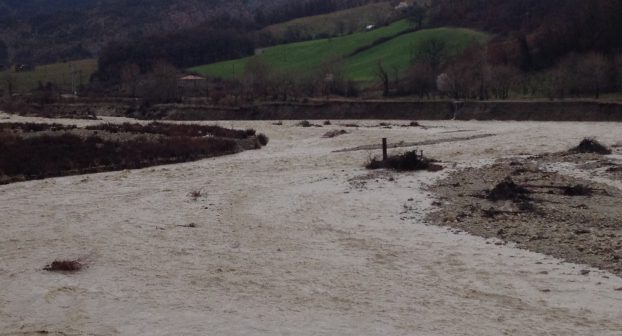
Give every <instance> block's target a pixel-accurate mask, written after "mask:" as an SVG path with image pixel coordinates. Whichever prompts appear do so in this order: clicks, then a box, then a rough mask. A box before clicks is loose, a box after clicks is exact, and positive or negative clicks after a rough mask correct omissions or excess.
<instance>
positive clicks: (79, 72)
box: [0, 59, 97, 92]
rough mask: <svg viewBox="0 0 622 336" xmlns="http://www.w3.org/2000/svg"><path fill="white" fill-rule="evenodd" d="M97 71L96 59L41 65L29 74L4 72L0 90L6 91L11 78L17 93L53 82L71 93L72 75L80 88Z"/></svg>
mask: <svg viewBox="0 0 622 336" xmlns="http://www.w3.org/2000/svg"><path fill="white" fill-rule="evenodd" d="M96 69H97V60H96V59H84V60H77V61H71V62H65V63H55V64H48V65H41V66H37V67H36V68H35V69H34V70H33V71H28V72H14V71H12V70H11V71H4V72H0V79H1V80H3V83H2V84H1V85H0V90H1V89H6V82H7V80H8V78H10V81H11V82H12V85H13V91H16V92H26V91H28V90H31V89H33V88H36V87H37V86H38V85H39V82H41V83H42V84H45V83H47V82H51V83H54V84H56V85H57V86H59V87H60V88H61V89H62V90H63V91H64V92H70V90H71V81H72V73H75V75H74V76H75V77H74V79H75V83H74V84H75V85H76V86H79V85H81V84H87V83H88V82H89V79H90V77H91V75H92V74H93V73H94V72H95V70H96Z"/></svg>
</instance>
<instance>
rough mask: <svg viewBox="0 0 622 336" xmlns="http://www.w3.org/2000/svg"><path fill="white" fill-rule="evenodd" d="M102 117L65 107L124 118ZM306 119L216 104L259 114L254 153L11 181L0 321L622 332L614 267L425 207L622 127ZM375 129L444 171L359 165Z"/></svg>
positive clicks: (115, 329) (1, 220)
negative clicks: (451, 219)
mask: <svg viewBox="0 0 622 336" xmlns="http://www.w3.org/2000/svg"><path fill="white" fill-rule="evenodd" d="M2 117H4V116H3V115H2V114H0V118H2ZM103 119H104V120H102V121H91V120H54V121H55V122H63V123H76V124H78V126H86V125H93V124H95V123H98V122H124V121H127V120H124V119H110V118H103ZM3 121H5V120H3ZM6 121H8V122H13V121H37V122H40V121H44V122H49V121H46V120H43V119H38V118H34V119H31V118H23V117H16V116H8V119H7V120H6ZM348 122H350V121H348ZM409 122H410V121H406V120H402V121H393V122H392V123H393V124H400V125H401V124H406V123H409ZM296 123H298V121H285V122H283V124H282V125H273V122H271V121H265V122H219V124H220V125H221V126H224V127H233V128H239V129H246V128H254V129H257V130H260V131H261V132H265V133H266V134H267V135H268V136H269V137H270V143H269V144H268V146H266V147H264V148H263V149H262V150H259V151H244V152H242V153H239V154H235V155H228V156H222V157H217V158H211V159H205V160H199V161H195V162H187V163H181V164H174V165H166V166H157V167H150V168H146V169H138V170H124V171H115V172H107V173H100V174H92V175H82V176H68V177H61V178H52V179H46V180H37V181H28V182H22V183H15V184H9V185H3V186H0V232H1V234H0V335H2V336H4V335H11V336H13V335H20V336H23V335H41V334H47V335H55V336H56V335H102V336H109V335H131V336H135V335H150V336H151V335H197V336H198V335H270V336H272V335H303V336H304V335H357V336H358V335H383V336H384V335H405V336H406V335H408V336H410V335H422V336H457V335H481V336H498V335H512V336H516V335H519V336H522V335H524V336H533V335H546V336H551V335H599V336H601V335H607V336H618V335H620V330H622V310H620V307H621V306H622V290H620V289H622V278H620V277H619V276H617V275H615V274H613V273H611V272H608V271H606V270H599V269H597V268H593V267H590V266H589V265H585V264H576V263H572V262H565V261H564V260H562V259H560V258H555V257H552V256H550V255H547V254H543V253H537V252H532V251H529V250H526V249H523V248H518V247H516V246H514V244H505V245H495V242H498V241H500V240H499V239H498V238H490V239H486V238H482V237H479V236H476V235H471V234H467V233H465V232H463V231H462V230H460V231H462V232H458V231H459V229H455V228H447V227H439V226H436V225H429V223H428V222H427V221H426V220H425V216H427V215H428V214H429V213H430V212H432V211H435V210H438V207H435V206H433V205H432V203H433V202H435V201H438V198H437V196H436V195H435V194H434V193H433V192H431V191H427V190H426V188H427V186H429V185H433V184H435V183H436V182H437V181H438V180H440V179H442V178H444V177H447V176H450V175H451V174H452V173H455V172H457V171H458V169H459V168H461V167H469V166H471V167H477V166H482V165H484V164H491V163H494V161H495V160H496V159H498V158H501V157H516V156H520V155H522V154H530V155H537V154H543V153H552V152H559V151H562V150H565V149H567V148H569V147H570V146H573V145H576V144H577V143H578V141H580V140H581V139H582V138H583V137H586V136H595V135H596V136H599V139H600V140H602V141H603V142H605V143H608V144H615V143H616V142H618V141H621V140H622V131H621V130H620V127H619V125H618V124H614V123H516V122H457V121H446V122H433V121H428V122H426V121H421V124H422V125H424V126H425V127H394V128H392V129H385V128H382V127H376V126H377V125H379V124H380V122H379V121H357V123H358V124H359V125H360V127H358V128H355V127H353V128H348V129H347V130H348V132H349V133H348V134H342V135H340V136H338V137H335V138H322V136H323V135H324V134H325V133H326V132H328V131H332V130H340V129H342V128H343V127H342V126H340V125H339V124H341V123H342V122H340V121H335V120H333V121H332V123H333V125H332V126H324V127H309V128H302V127H298V126H295V124H296ZM207 124H212V122H209V123H207ZM369 126H373V127H369ZM383 137H386V138H388V139H389V143H390V144H393V145H395V146H393V147H394V148H393V149H391V150H390V154H392V153H399V152H401V151H405V150H410V149H412V147H410V148H409V147H408V144H418V145H415V146H416V148H417V149H418V150H423V151H424V152H425V153H426V155H429V156H432V157H434V158H435V159H438V160H440V161H441V163H442V164H443V165H444V166H445V167H446V169H445V170H444V171H442V172H436V173H432V172H414V173H394V172H390V171H374V172H370V171H367V170H365V169H364V168H363V166H364V164H365V162H366V161H367V160H368V159H369V157H370V156H374V155H379V154H380V151H379V150H378V149H376V147H375V146H376V145H377V144H379V143H380V140H381V138H383ZM467 138H468V139H467ZM361 146H362V147H361ZM401 146H406V147H403V148H402V147H401ZM356 148H370V149H362V150H356ZM345 149H349V150H348V151H343V150H345ZM551 166H552V168H555V169H556V170H557V171H559V173H560V174H563V175H564V176H566V175H569V176H570V175H571V174H576V173H577V172H580V171H579V170H577V169H576V167H575V165H574V164H572V163H564V164H552V165H551ZM603 169H605V168H603ZM599 174H600V173H599ZM603 174H604V173H603ZM586 175H588V176H576V177H577V178H590V179H591V178H593V179H603V181H605V182H607V183H612V182H610V181H611V180H605V179H606V178H607V176H606V175H602V176H601V175H599V176H594V177H592V176H589V173H586ZM478 178H479V177H478ZM608 181H609V182H608ZM496 182H497V181H492V179H491V181H490V183H491V184H490V185H492V184H493V183H496ZM607 183H604V184H607ZM607 185H608V187H607V190H609V189H610V188H611V187H615V185H614V184H611V185H609V184H607ZM486 188H488V186H486ZM616 188H619V187H616ZM195 192H196V193H195ZM609 192H610V193H611V194H613V195H617V194H616V192H617V191H616V190H610V191H609ZM532 196H533V197H534V198H540V197H545V196H546V195H544V196H543V195H540V194H536V195H532ZM555 197H557V196H555ZM593 197H595V198H600V197H602V198H603V200H609V199H608V198H605V196H600V195H596V196H593ZM474 199H476V198H474ZM476 200H478V199H476ZM569 201H571V202H580V199H579V198H576V199H575V198H573V199H570V200H569ZM585 201H589V200H588V199H586V200H585ZM590 204H591V203H587V205H588V206H590ZM536 205H537V206H540V207H544V206H553V204H551V203H546V202H542V203H541V204H540V203H536ZM607 218H609V217H606V218H605V219H607ZM607 220H608V219H607ZM604 223H608V222H606V221H604ZM191 224H192V225H191ZM452 225H454V224H452ZM582 236H585V237H589V236H588V235H587V234H582ZM599 239H600V238H599ZM54 260H79V261H80V262H81V263H83V264H84V265H85V267H84V268H83V269H82V270H81V271H79V272H75V273H71V274H63V273H54V272H48V271H46V270H44V268H45V267H46V265H49V264H50V263H51V262H53V261H54ZM583 270H589V271H590V273H589V274H585V275H584V274H582V272H581V271H583Z"/></svg>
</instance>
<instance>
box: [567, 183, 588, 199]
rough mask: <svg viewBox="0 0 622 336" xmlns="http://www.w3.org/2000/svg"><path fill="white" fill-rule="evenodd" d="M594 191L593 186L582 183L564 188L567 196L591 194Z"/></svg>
mask: <svg viewBox="0 0 622 336" xmlns="http://www.w3.org/2000/svg"><path fill="white" fill-rule="evenodd" d="M592 193H593V190H592V188H590V187H587V186H584V185H582V184H577V185H575V186H570V187H566V188H564V195H566V196H590V195H592Z"/></svg>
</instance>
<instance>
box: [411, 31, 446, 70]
mask: <svg viewBox="0 0 622 336" xmlns="http://www.w3.org/2000/svg"><path fill="white" fill-rule="evenodd" d="M446 58H447V45H446V43H445V41H443V40H440V39H437V38H429V39H427V40H425V41H423V42H422V43H421V44H420V45H419V46H418V48H416V50H415V53H414V54H413V55H412V62H413V63H425V64H428V65H429V66H430V67H431V68H432V71H433V72H435V73H438V71H439V69H440V68H441V65H442V64H443V63H444V62H445V60H446Z"/></svg>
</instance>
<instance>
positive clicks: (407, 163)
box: [365, 151, 443, 171]
mask: <svg viewBox="0 0 622 336" xmlns="http://www.w3.org/2000/svg"><path fill="white" fill-rule="evenodd" d="M435 162H436V161H435V160H432V159H428V158H426V157H424V156H423V155H420V154H417V151H410V152H406V153H404V154H401V155H396V156H390V157H388V158H387V159H386V160H378V159H376V158H372V159H371V160H370V162H369V163H367V165H366V166H365V168H367V169H393V170H398V171H415V170H427V171H439V170H442V169H443V167H442V166H440V165H438V164H435Z"/></svg>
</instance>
